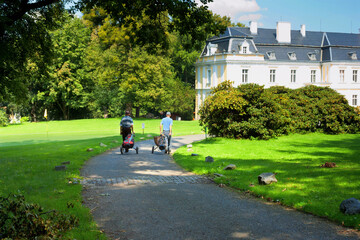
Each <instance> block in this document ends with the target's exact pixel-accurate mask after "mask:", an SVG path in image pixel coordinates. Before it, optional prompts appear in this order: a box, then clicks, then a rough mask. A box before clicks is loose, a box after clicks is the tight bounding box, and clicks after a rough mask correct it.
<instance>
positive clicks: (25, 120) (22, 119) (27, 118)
mask: <svg viewBox="0 0 360 240" xmlns="http://www.w3.org/2000/svg"><path fill="white" fill-rule="evenodd" d="M29 120H30V118H29V117H22V118H21V119H20V122H21V123H24V122H29Z"/></svg>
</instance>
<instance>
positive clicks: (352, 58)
mask: <svg viewBox="0 0 360 240" xmlns="http://www.w3.org/2000/svg"><path fill="white" fill-rule="evenodd" d="M349 56H350V59H351V60H357V55H356V52H349Z"/></svg>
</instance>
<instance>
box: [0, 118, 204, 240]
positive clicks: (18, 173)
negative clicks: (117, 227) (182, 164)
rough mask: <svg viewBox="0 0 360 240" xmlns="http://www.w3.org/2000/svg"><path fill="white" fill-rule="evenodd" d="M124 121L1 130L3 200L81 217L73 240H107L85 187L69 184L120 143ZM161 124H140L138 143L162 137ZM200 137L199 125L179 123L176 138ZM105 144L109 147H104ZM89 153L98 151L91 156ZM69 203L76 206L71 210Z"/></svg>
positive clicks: (71, 234)
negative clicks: (13, 198)
mask: <svg viewBox="0 0 360 240" xmlns="http://www.w3.org/2000/svg"><path fill="white" fill-rule="evenodd" d="M119 121H120V119H93V120H75V121H53V122H48V123H45V122H40V123H26V124H23V125H16V126H9V127H4V128H0V195H1V196H7V195H8V194H9V193H17V192H21V193H23V194H24V195H25V197H26V200H27V201H28V202H32V203H38V204H40V205H41V206H43V207H44V208H45V209H56V210H59V211H60V212H62V213H66V214H73V215H76V216H77V217H78V218H79V219H80V225H79V226H78V227H77V228H75V229H73V230H72V231H70V232H68V233H67V237H69V238H70V239H78V240H79V239H106V238H105V236H104V235H103V234H102V233H101V232H100V231H99V230H98V229H97V227H96V224H95V223H94V222H93V220H92V216H91V214H90V209H87V208H85V207H83V206H82V197H81V190H82V187H81V186H80V185H79V184H72V183H71V182H69V180H71V179H72V178H79V177H80V169H81V167H82V166H83V165H84V163H85V162H86V161H87V160H88V159H89V158H91V157H93V156H95V155H98V154H100V153H102V152H105V151H107V150H109V149H111V148H114V147H117V146H119V145H120V144H121V137H120V135H119ZM142 123H145V131H144V134H142ZM159 124H160V120H147V119H136V120H135V132H136V138H135V140H136V141H139V140H140V138H144V139H148V138H151V136H155V135H158V134H159V131H160V130H159ZM46 125H48V126H46ZM46 129H48V132H46ZM200 133H201V129H200V127H199V125H198V122H197V121H174V135H175V136H177V135H188V134H200ZM100 142H102V143H104V144H106V145H108V146H107V147H100V146H99V143H100ZM88 148H93V149H94V151H93V152H87V151H86V150H87V149H88ZM140 151H141V149H140ZM64 161H70V165H68V166H67V170H66V171H55V170H54V167H55V166H57V165H61V163H62V162H64ZM68 203H72V204H74V207H73V208H68V207H67V206H68Z"/></svg>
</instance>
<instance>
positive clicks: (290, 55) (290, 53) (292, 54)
mask: <svg viewBox="0 0 360 240" xmlns="http://www.w3.org/2000/svg"><path fill="white" fill-rule="evenodd" d="M288 56H289V59H290V60H293V61H295V60H296V53H295V52H289V53H288Z"/></svg>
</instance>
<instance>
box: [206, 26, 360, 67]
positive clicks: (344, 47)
mask: <svg viewBox="0 0 360 240" xmlns="http://www.w3.org/2000/svg"><path fill="white" fill-rule="evenodd" d="M244 39H248V41H250V42H251V43H253V44H254V45H253V46H252V45H251V51H252V52H256V50H257V51H258V52H256V53H260V54H264V56H265V60H270V61H271V59H269V56H268V54H267V53H268V52H273V53H275V57H276V60H277V61H308V62H316V61H317V62H319V61H358V62H359V61H360V34H353V33H334V32H316V31H306V35H305V36H302V34H301V32H300V30H291V42H290V43H278V41H277V39H276V29H265V28H258V29H257V34H256V35H255V34H251V32H250V28H248V27H228V28H227V29H226V31H225V32H224V33H223V34H221V35H220V36H214V37H212V38H210V39H209V40H208V41H207V42H208V43H210V42H211V43H214V44H217V45H218V50H217V53H222V52H228V53H231V52H233V51H234V50H236V49H238V45H239V44H241V41H243V40H244ZM321 51H323V54H322V59H321ZM289 52H294V53H295V54H296V60H290V59H289ZM206 53H207V52H206V48H205V49H204V51H203V53H202V55H206ZM310 53H313V54H315V57H316V60H313V59H310V58H309V54H310ZM352 54H355V55H356V56H358V57H357V58H356V59H353V58H351V56H353V55H352ZM313 57H314V55H313Z"/></svg>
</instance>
